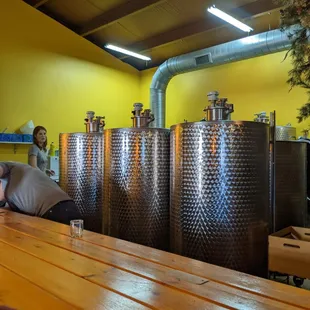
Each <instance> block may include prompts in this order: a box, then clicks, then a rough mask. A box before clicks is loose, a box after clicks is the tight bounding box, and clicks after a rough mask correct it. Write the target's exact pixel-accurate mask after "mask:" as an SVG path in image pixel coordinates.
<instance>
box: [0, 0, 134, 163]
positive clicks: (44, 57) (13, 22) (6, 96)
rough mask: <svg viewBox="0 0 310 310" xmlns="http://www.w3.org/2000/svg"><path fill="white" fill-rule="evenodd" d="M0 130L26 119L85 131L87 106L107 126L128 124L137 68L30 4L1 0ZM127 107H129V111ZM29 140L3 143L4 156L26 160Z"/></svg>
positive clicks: (52, 128)
mask: <svg viewBox="0 0 310 310" xmlns="http://www.w3.org/2000/svg"><path fill="white" fill-rule="evenodd" d="M0 1H1V10H0V28H1V29H2V31H1V48H0V107H1V113H0V132H1V131H2V130H3V129H4V128H6V127H8V128H9V131H11V132H14V131H15V130H16V129H18V128H19V127H20V126H21V125H23V123H25V122H26V121H28V120H31V119H32V120H33V121H34V123H35V125H43V126H45V127H46V128H47V129H48V138H49V141H50V142H51V141H54V142H55V144H57V145H58V134H59V132H74V131H84V125H83V124H84V117H85V112H86V111H87V110H94V111H96V113H97V114H98V115H100V114H103V115H105V116H106V123H107V128H109V127H122V126H129V125H130V124H131V121H130V117H131V114H130V108H131V107H132V104H133V102H135V101H137V100H138V99H139V87H140V84H139V72H138V71H136V70H135V69H133V68H131V67H130V66H128V65H126V64H124V63H122V62H121V61H118V60H116V59H115V58H114V57H112V56H110V55H109V54H108V53H105V52H104V51H102V50H101V49H100V48H98V47H96V46H95V45H93V44H91V43H90V42H88V41H87V40H85V39H83V38H81V37H79V36H78V35H76V34H74V33H73V32H71V31H70V30H68V29H66V28H65V27H63V26H61V25H60V24H58V23H57V22H55V21H53V20H52V19H50V18H48V17H46V16H45V15H43V14H42V13H40V12H38V11H37V10H35V9H33V8H31V7H30V6H28V5H27V4H25V3H24V2H23V1H21V0H9V1H8V0H0ZM127 111H128V113H127ZM26 154H27V146H19V147H18V151H17V154H16V155H14V153H13V147H12V146H10V145H0V160H16V161H22V162H25V161H27V155H26Z"/></svg>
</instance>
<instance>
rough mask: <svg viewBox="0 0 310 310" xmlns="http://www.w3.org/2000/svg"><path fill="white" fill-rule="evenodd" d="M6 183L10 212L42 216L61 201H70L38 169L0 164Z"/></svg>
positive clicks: (18, 164)
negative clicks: (17, 210)
mask: <svg viewBox="0 0 310 310" xmlns="http://www.w3.org/2000/svg"><path fill="white" fill-rule="evenodd" d="M0 166H1V167H2V168H3V171H4V173H3V175H2V176H0V180H1V179H4V180H5V181H7V184H6V186H5V198H6V201H7V203H8V204H9V206H10V207H11V208H12V210H14V209H16V208H18V209H19V210H20V211H22V212H23V213H26V214H29V215H35V216H42V215H44V214H45V213H46V212H47V211H48V210H49V209H50V208H52V207H53V206H54V205H56V204H57V203H59V202H61V201H66V200H72V199H71V198H70V197H69V196H68V195H67V194H66V193H65V192H64V191H63V190H61V188H60V187H59V186H58V185H57V184H56V183H55V182H54V181H53V180H51V179H50V178H49V177H48V176H47V175H46V174H45V173H43V172H42V171H40V170H39V169H35V168H32V167H31V166H29V165H24V164H21V163H15V162H0Z"/></svg>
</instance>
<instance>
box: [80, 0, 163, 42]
mask: <svg viewBox="0 0 310 310" xmlns="http://www.w3.org/2000/svg"><path fill="white" fill-rule="evenodd" d="M165 1H166V0H141V1H137V0H131V1H127V2H125V3H123V4H121V5H119V6H117V7H116V8H113V9H111V10H109V11H107V12H104V13H103V14H101V15H99V16H97V17H95V18H94V19H92V20H91V21H89V22H88V23H86V24H85V25H84V26H82V28H81V30H80V31H79V34H80V35H81V36H82V37H86V36H88V35H90V34H92V33H94V32H96V31H98V30H100V29H103V28H104V27H107V26H109V25H111V24H113V23H115V22H117V21H118V20H120V19H121V18H123V17H126V16H130V15H133V14H136V13H138V12H141V11H143V10H145V9H149V8H150V7H152V6H155V5H158V4H160V3H163V2H165Z"/></svg>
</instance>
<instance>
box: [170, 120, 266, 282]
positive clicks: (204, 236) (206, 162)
mask: <svg viewBox="0 0 310 310" xmlns="http://www.w3.org/2000/svg"><path fill="white" fill-rule="evenodd" d="M170 153H171V163H170V167H171V171H170V176H171V177H170V178H171V179H170V196H171V198H170V201H171V204H170V211H171V214H170V218H171V219H170V227H171V231H170V236H171V250H172V251H173V252H174V253H177V254H180V255H183V256H187V257H191V258H195V259H198V260H201V261H205V262H208V263H211V264H215V265H219V266H223V267H226V268H230V269H234V270H238V271H242V272H246V273H249V274H253V275H257V276H262V277H266V276H267V271H268V266H267V262H268V232H269V231H268V230H269V227H268V213H269V169H268V166H269V126H268V125H266V124H263V123H255V122H233V121H214V122H197V123H184V124H178V125H176V126H172V127H171V150H170Z"/></svg>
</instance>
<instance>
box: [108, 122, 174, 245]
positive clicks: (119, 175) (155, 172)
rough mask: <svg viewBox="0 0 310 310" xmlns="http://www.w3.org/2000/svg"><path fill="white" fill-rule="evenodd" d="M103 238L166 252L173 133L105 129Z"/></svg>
mask: <svg viewBox="0 0 310 310" xmlns="http://www.w3.org/2000/svg"><path fill="white" fill-rule="evenodd" d="M104 137H105V169H104V233H105V234H108V235H110V236H113V237H117V238H120V239H124V240H128V241H131V242H135V243H139V244H143V245H147V246H150V247H154V248H159V249H163V250H167V249H168V246H169V130H166V129H155V128H154V129H153V128H119V129H107V130H105V132H104Z"/></svg>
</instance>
